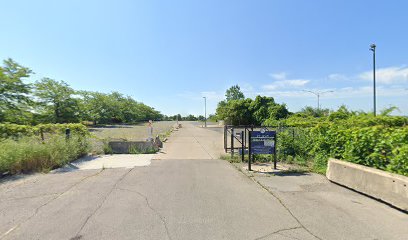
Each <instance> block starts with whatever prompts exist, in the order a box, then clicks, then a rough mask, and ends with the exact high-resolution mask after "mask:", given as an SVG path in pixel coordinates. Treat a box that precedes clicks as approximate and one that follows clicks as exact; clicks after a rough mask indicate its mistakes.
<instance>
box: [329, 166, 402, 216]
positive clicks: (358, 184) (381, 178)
mask: <svg viewBox="0 0 408 240" xmlns="http://www.w3.org/2000/svg"><path fill="white" fill-rule="evenodd" d="M326 176H327V178H328V179H329V180H330V181H332V182H335V183H338V184H340V185H343V186H346V187H348V188H351V189H354V190H356V191H358V192H362V193H364V194H367V195H369V196H372V197H374V198H377V199H380V200H382V201H384V202H387V203H389V204H391V205H393V206H395V207H397V208H399V209H402V210H404V211H408V177H405V176H402V175H398V174H393V173H389V172H385V171H382V170H378V169H374V168H370V167H366V166H362V165H358V164H354V163H350V162H346V161H340V160H337V159H329V162H328V168H327V172H326Z"/></svg>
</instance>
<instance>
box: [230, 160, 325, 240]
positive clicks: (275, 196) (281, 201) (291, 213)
mask: <svg viewBox="0 0 408 240" xmlns="http://www.w3.org/2000/svg"><path fill="white" fill-rule="evenodd" d="M232 166H234V167H235V168H236V169H237V170H238V171H239V172H241V173H242V174H244V175H245V176H246V177H248V178H249V179H251V180H252V181H254V182H255V183H257V184H258V185H259V186H261V187H262V188H263V189H265V190H266V191H267V192H268V193H269V194H271V195H272V196H273V197H274V198H275V199H276V200H278V202H279V203H280V204H281V205H282V206H283V207H284V208H285V209H286V211H287V212H288V213H289V214H290V215H291V216H292V217H293V219H295V221H296V222H297V223H298V224H299V225H300V226H301V227H302V228H303V229H305V230H306V232H308V233H309V234H310V235H312V236H313V237H315V238H316V239H319V240H323V239H322V238H320V237H319V236H317V235H316V234H314V233H312V232H311V231H310V230H309V229H308V228H307V227H305V226H304V225H303V223H302V222H300V220H299V219H298V218H297V217H296V216H295V214H294V213H293V212H292V211H291V210H290V209H289V207H288V206H286V205H285V203H284V202H283V200H282V199H280V198H279V197H278V196H277V195H276V194H275V193H274V192H273V191H272V190H270V189H269V188H268V187H266V186H264V185H263V184H262V183H260V182H259V181H258V180H256V179H255V176H253V175H252V176H249V175H247V174H246V173H245V172H244V171H243V170H242V169H240V167H239V166H235V165H234V164H232Z"/></svg>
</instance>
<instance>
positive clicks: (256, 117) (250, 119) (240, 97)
mask: <svg viewBox="0 0 408 240" xmlns="http://www.w3.org/2000/svg"><path fill="white" fill-rule="evenodd" d="M225 98H226V99H225V100H223V101H221V102H219V103H218V106H217V110H216V118H217V119H219V120H224V121H225V122H226V123H227V124H232V125H262V124H263V123H264V122H265V120H267V119H274V120H279V119H284V118H287V117H288V116H289V115H290V114H291V113H290V112H289V110H288V109H287V107H286V105H285V104H279V103H276V102H275V100H274V98H273V97H266V96H259V95H258V96H256V97H255V99H251V98H245V95H244V93H243V92H242V91H241V89H240V87H239V86H238V85H235V86H232V87H230V88H229V89H228V90H227V91H226V93H225Z"/></svg>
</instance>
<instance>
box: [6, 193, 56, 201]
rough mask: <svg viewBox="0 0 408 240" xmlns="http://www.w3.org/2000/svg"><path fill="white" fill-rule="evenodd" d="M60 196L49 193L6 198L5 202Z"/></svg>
mask: <svg viewBox="0 0 408 240" xmlns="http://www.w3.org/2000/svg"><path fill="white" fill-rule="evenodd" d="M58 194H59V193H47V194H41V195H34V196H27V197H12V198H4V199H3V200H4V201H10V200H24V199H30V198H39V197H47V196H53V195H58Z"/></svg>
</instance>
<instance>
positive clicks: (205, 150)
mask: <svg viewBox="0 0 408 240" xmlns="http://www.w3.org/2000/svg"><path fill="white" fill-rule="evenodd" d="M193 138H194V140H196V141H197V143H198V145H200V147H201V148H202V149H203V150H204V152H205V153H207V155H208V156H209V157H210V158H211V159H214V158H213V157H212V156H211V154H210V153H209V152H208V151H207V149H205V147H204V146H203V145H202V144H201V143H200V142H199V141H198V140H197V138H196V137H195V136H193Z"/></svg>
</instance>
